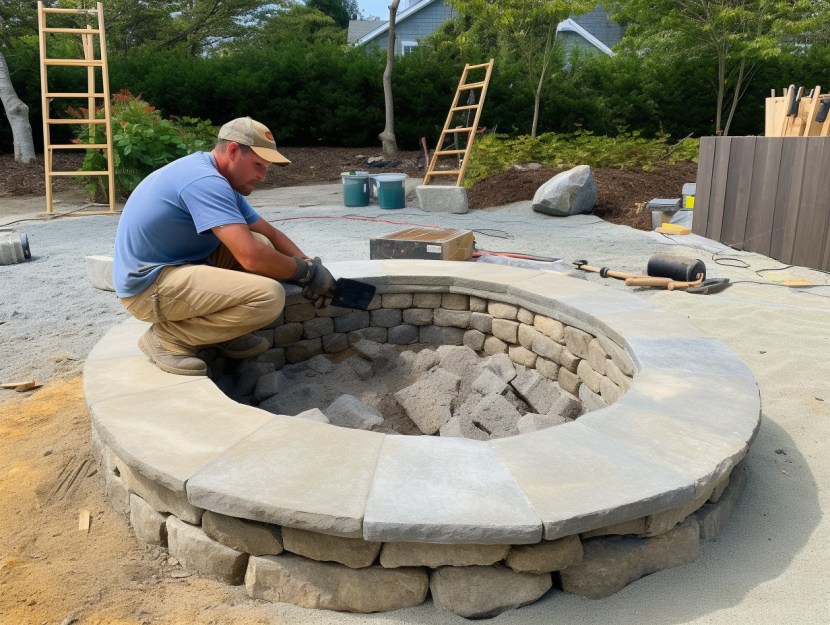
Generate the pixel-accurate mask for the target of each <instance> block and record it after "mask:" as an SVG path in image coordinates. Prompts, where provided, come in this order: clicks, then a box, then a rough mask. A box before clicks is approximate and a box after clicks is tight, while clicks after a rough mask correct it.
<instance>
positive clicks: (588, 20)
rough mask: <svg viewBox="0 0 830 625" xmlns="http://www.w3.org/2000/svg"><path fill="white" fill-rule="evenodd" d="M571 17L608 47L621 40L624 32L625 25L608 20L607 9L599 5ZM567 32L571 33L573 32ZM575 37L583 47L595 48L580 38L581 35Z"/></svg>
mask: <svg viewBox="0 0 830 625" xmlns="http://www.w3.org/2000/svg"><path fill="white" fill-rule="evenodd" d="M571 19H572V20H573V21H575V22H576V23H577V24H579V25H580V26H582V28H584V29H585V30H587V31H588V32H589V33H591V34H592V35H593V36H594V37H596V38H597V39H599V40H600V41H601V42H602V43H604V44H605V45H606V46H608V47H609V48H611V47H613V46H615V45H617V44H618V43H619V42H620V41H622V38H623V33H625V27H623V26H620V25H619V24H617V23H616V22H612V21H609V19H608V11H606V10H605V9H603V8H602V7H601V6H599V5H597V7H596V8H595V9H594V10H593V11H591V12H590V13H586V14H585V15H583V16H582V17H576V16H575V15H571ZM569 34H572V35H573V34H574V33H569ZM576 37H577V38H578V39H579V40H580V41H581V42H582V44H580V45H583V47H585V46H587V47H589V48H592V49H594V50H596V48H595V47H594V46H592V45H591V44H590V43H588V42H587V41H585V40H584V39H582V37H579V36H576Z"/></svg>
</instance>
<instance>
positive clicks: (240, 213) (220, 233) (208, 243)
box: [113, 117, 336, 375]
mask: <svg viewBox="0 0 830 625" xmlns="http://www.w3.org/2000/svg"><path fill="white" fill-rule="evenodd" d="M276 148H277V146H276V143H275V142H274V138H273V136H272V135H271V133H270V132H269V131H268V128H266V127H265V126H263V125H262V124H260V123H259V122H256V121H254V120H252V119H251V118H250V117H246V118H240V119H235V120H233V121H231V122H228V123H227V124H225V125H224V126H222V128H221V129H220V130H219V141H218V143H217V145H216V147H215V148H214V149H213V151H212V152H197V153H195V154H191V155H190V156H186V157H184V158H181V159H179V160H177V161H174V162H172V163H170V164H168V165H166V166H165V167H162V168H161V169H159V170H157V171H155V172H153V173H152V174H150V175H149V176H148V177H147V178H146V179H145V180H143V181H142V182H141V184H139V185H138V187H137V188H136V190H135V191H134V192H133V193H132V195H131V196H130V198H129V200H128V201H127V205H126V206H125V207H124V212H123V214H122V216H121V220H120V222H119V224H118V231H117V233H116V236H115V258H114V265H113V280H114V284H115V291H116V293H117V294H118V296H119V297H120V298H121V302H122V303H123V305H124V307H125V308H126V309H127V311H128V312H129V313H130V314H131V315H132V316H133V317H135V318H136V319H140V320H141V321H147V322H150V323H152V324H153V325H152V326H150V328H148V330H147V332H146V333H145V334H144V335H143V336H142V337H141V339H139V342H138V346H139V347H140V348H141V351H142V352H144V353H145V354H146V355H147V356H148V357H149V358H150V359H151V360H152V361H153V362H154V363H155V364H156V365H157V366H158V367H159V368H160V369H162V370H164V371H167V372H168V373H175V374H180V375H205V373H206V371H207V367H206V365H205V363H204V362H203V361H202V360H200V359H199V358H197V357H196V353H197V351H198V350H200V349H203V348H205V347H208V346H213V347H216V348H218V349H219V351H220V352H222V354H223V355H225V356H228V357H230V358H252V357H254V356H258V355H259V354H261V353H263V352H264V351H266V350H267V349H268V348H269V345H268V342H267V341H266V340H265V339H263V338H259V337H256V336H254V335H253V334H251V332H252V331H254V330H257V329H259V328H261V327H263V326H266V325H268V324H269V323H271V322H273V321H275V320H276V319H277V318H278V317H279V316H280V313H281V312H282V309H283V306H284V305H285V291H284V289H283V288H282V286H281V285H280V283H279V282H277V280H289V281H294V282H296V283H298V284H300V285H302V286H304V287H305V288H304V291H303V294H304V295H305V296H306V297H309V298H310V299H312V300H314V301H315V305H317V306H318V307H320V306H325V305H327V304H328V303H329V302H330V301H331V298H332V297H333V295H334V290H335V288H336V284H335V281H334V279H333V278H332V276H331V274H330V273H329V272H328V270H327V269H326V268H325V267H323V265H322V264H321V263H320V261H319V259H311V258H309V256H308V255H307V254H305V253H304V252H303V251H302V250H300V248H299V247H297V245H296V244H295V243H294V242H293V241H292V240H291V239H289V238H288V237H287V236H286V235H284V234H283V233H282V232H280V231H279V230H277V229H276V228H274V227H273V226H271V225H270V224H269V223H268V222H266V221H265V220H264V219H262V218H261V217H260V216H259V215H258V214H257V212H256V211H255V210H254V209H253V208H252V207H251V205H250V204H248V202H247V201H246V200H245V198H244V197H243V196H246V195H248V194H250V193H251V191H253V190H254V189H255V188H256V186H257V185H258V183H259V182H261V181H262V180H264V179H265V172H266V170H267V169H268V167H269V166H270V165H271V164H272V163H275V164H277V165H280V166H286V165H290V164H291V163H290V161H289V160H288V159H286V158H285V157H284V156H283V155H282V154H280V153H279V152H278V151H277V149H276Z"/></svg>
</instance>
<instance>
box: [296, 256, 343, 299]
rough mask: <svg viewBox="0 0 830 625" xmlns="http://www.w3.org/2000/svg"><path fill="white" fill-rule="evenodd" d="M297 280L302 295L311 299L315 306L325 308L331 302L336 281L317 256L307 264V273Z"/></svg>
mask: <svg viewBox="0 0 830 625" xmlns="http://www.w3.org/2000/svg"><path fill="white" fill-rule="evenodd" d="M298 282H299V283H300V286H302V287H303V297H305V298H306V299H309V300H311V301H312V302H313V303H314V307H315V308H325V307H326V306H328V305H329V304H331V300H332V298H333V297H334V293H335V291H336V290H337V281H336V280H335V279H334V276H332V275H331V272H329V270H328V269H326V268H325V267H324V266H323V263H322V262H320V258H319V257H315V258H313V259H312V260H311V263H310V264H308V273H307V274H306V275H305V276H304V277H303V278H302V279H300V280H298Z"/></svg>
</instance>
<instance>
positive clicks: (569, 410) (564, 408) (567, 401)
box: [547, 388, 585, 420]
mask: <svg viewBox="0 0 830 625" xmlns="http://www.w3.org/2000/svg"><path fill="white" fill-rule="evenodd" d="M583 412H585V407H584V406H583V405H582V402H581V401H579V398H578V397H576V396H575V395H571V394H570V393H569V392H567V391H565V390H562V389H561V388H560V389H559V397H558V398H557V400H556V401H554V402H553V405H552V406H551V407H550V410H548V412H547V415H548V416H549V417H556V416H559V417H564V418H565V419H570V420H573V419H576V418H577V417H579V416H580V415H582V413H583Z"/></svg>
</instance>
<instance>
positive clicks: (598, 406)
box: [560, 370, 608, 412]
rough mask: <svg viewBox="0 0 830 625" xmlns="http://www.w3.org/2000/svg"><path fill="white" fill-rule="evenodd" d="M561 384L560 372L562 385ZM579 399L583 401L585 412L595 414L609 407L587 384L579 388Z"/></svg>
mask: <svg viewBox="0 0 830 625" xmlns="http://www.w3.org/2000/svg"><path fill="white" fill-rule="evenodd" d="M561 383H562V382H561V370H560V384H561ZM579 399H580V400H582V404H583V405H584V406H585V410H586V411H587V412H594V411H595V410H602V409H603V408H607V407H608V404H606V403H605V401H603V399H602V396H601V395H600V394H599V393H595V392H594V391H592V390H591V389H590V388H588V385H587V384H581V385H580V386H579Z"/></svg>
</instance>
